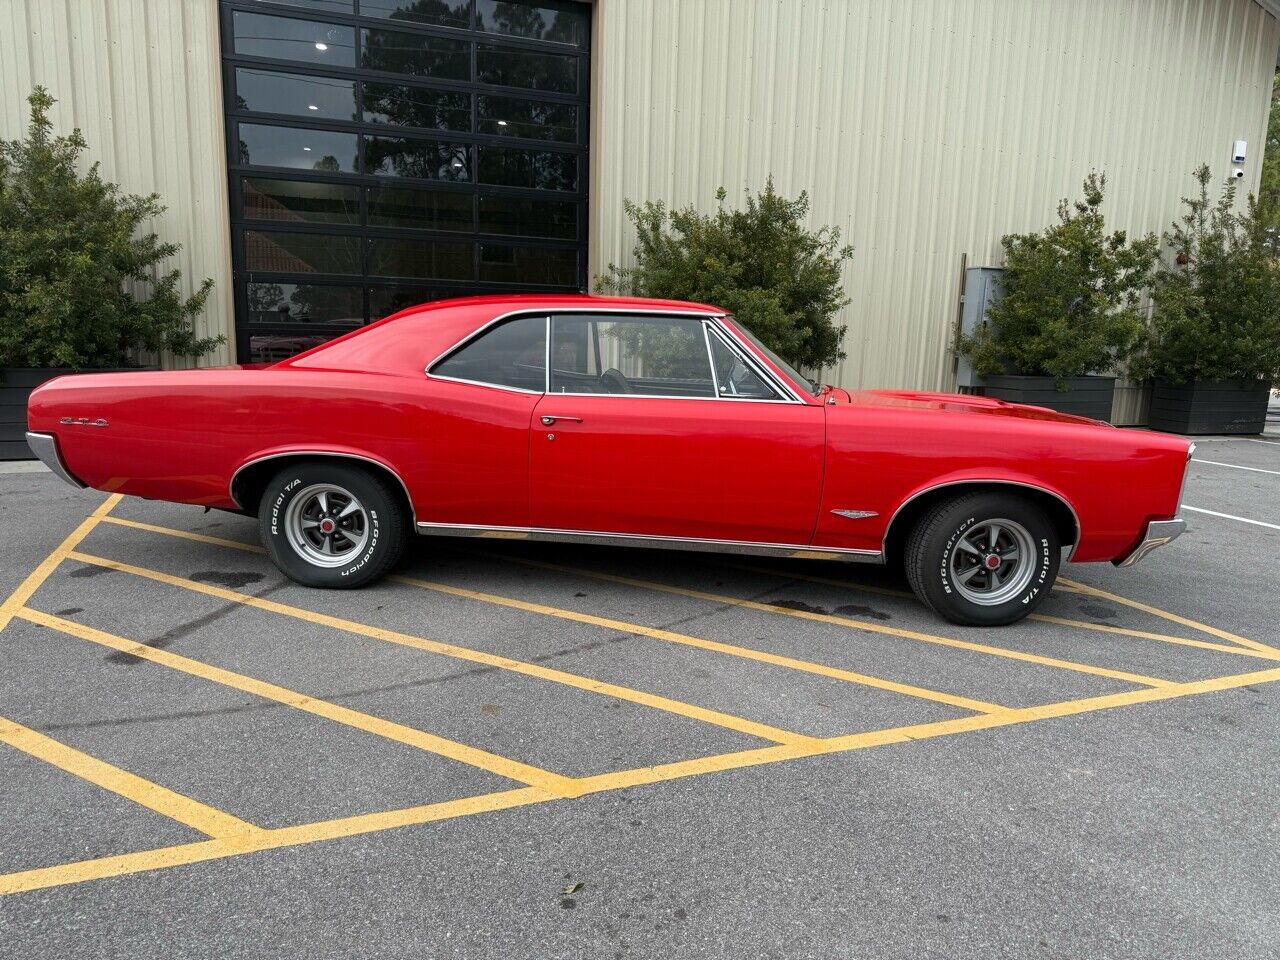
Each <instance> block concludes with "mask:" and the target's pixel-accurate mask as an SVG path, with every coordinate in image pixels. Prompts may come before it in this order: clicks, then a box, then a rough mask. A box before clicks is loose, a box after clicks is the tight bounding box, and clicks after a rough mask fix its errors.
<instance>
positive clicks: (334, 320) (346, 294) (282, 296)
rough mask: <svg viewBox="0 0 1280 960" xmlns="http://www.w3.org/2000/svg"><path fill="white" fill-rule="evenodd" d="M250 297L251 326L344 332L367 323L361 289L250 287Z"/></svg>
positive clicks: (306, 285) (298, 285)
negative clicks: (309, 327) (310, 327)
mask: <svg viewBox="0 0 1280 960" xmlns="http://www.w3.org/2000/svg"><path fill="white" fill-rule="evenodd" d="M248 294H249V322H250V323H315V324H327V325H329V326H337V327H340V328H341V330H346V329H349V328H351V327H358V326H360V325H361V324H362V323H364V297H363V295H362V292H361V290H360V288H359V287H331V286H328V285H327V284H319V283H250V284H248ZM341 330H339V332H341Z"/></svg>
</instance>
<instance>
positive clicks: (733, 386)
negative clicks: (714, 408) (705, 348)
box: [711, 335, 780, 400]
mask: <svg viewBox="0 0 1280 960" xmlns="http://www.w3.org/2000/svg"><path fill="white" fill-rule="evenodd" d="M711 359H712V360H713V361H714V362H715V370H716V384H717V386H718V387H719V389H720V396H722V397H751V398H754V399H757V400H764V399H769V400H776V399H780V398H779V397H778V392H777V391H776V390H774V389H773V388H772V387H770V386H769V385H768V384H767V383H765V382H764V380H762V379H761V378H760V375H759V374H758V373H755V372H754V371H753V370H752V369H751V368H750V367H748V366H747V365H746V364H745V363H744V362H743V361H742V358H741V357H739V356H738V355H737V354H736V353H734V352H733V351H732V350H730V349H729V347H728V346H726V345H725V343H724V341H723V340H721V339H720V338H719V337H717V336H714V335H713V336H712V337H711Z"/></svg>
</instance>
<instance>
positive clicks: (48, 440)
mask: <svg viewBox="0 0 1280 960" xmlns="http://www.w3.org/2000/svg"><path fill="white" fill-rule="evenodd" d="M27 446H28V447H30V448H31V452H32V453H34V454H35V455H36V456H37V457H39V458H40V459H41V460H42V461H44V465H45V466H46V467H48V468H49V469H50V470H52V471H53V473H54V476H57V477H60V478H62V479H63V480H65V481H66V482H67V483H69V484H71V485H72V486H73V487H76V488H78V489H81V490H83V489H84V484H83V483H81V482H80V481H79V480H77V479H76V478H75V477H74V476H73V475H72V473H71V471H70V470H68V469H67V465H66V464H65V463H63V462H62V454H61V453H59V452H58V440H57V438H56V437H54V435H53V434H51V433H32V432H31V431H30V430H28V431H27Z"/></svg>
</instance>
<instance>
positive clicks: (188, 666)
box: [17, 607, 577, 796]
mask: <svg viewBox="0 0 1280 960" xmlns="http://www.w3.org/2000/svg"><path fill="white" fill-rule="evenodd" d="M17 615H18V616H19V617H22V618H23V619H25V620H30V621H31V622H32V623H36V624H39V625H40V626H42V627H48V628H50V629H51V630H58V631H60V632H62V633H65V634H69V635H70V636H73V637H79V638H80V639H81V640H88V641H89V642H90V643H96V644H99V645H100V646H104V647H109V648H111V649H112V650H119V651H120V652H122V653H127V654H130V655H132V656H135V657H138V658H139V659H141V660H149V661H151V662H152V663H155V664H159V665H160V666H163V667H168V668H169V669H171V670H179V671H181V672H182V673H186V674H190V675H191V676H193V677H200V678H201V679H203V680H210V681H212V682H213V683H218V684H221V685H222V686H224V687H230V688H231V689H233V690H240V691H243V692H244V693H251V694H253V695H254V696H256V697H262V698H263V699H264V700H273V701H275V702H276V703H282V704H284V705H285V706H287V707H293V708H294V709H297V710H303V711H305V712H307V713H311V714H314V715H315V716H317V717H323V718H324V719H326V720H332V721H333V722H334V723H340V724H343V725H344V726H348V727H353V728H355V729H356V730H363V731H364V732H365V733H371V734H373V735H374V736H377V737H383V738H385V739H387V740H394V741H395V742H396V743H403V744H405V745H407V746H410V747H416V748H418V749H419V750H425V751H427V752H428V753H434V754H437V755H438V756H441V757H447V758H448V759H450V760H456V761H457V762H459V763H465V764H467V765H468V766H472V767H478V768H480V769H481V770H487V771H488V772H489V773H496V774H497V775H498V776H501V777H506V778H507V779H509V780H515V781H517V782H519V783H524V784H528V785H529V786H532V787H541V788H542V789H544V790H549V791H551V792H552V793H557V794H560V795H561V796H572V795H573V794H574V793H576V792H577V791H576V788H575V787H574V782H573V779H572V778H570V777H564V776H561V775H560V774H558V773H552V772H550V771H548V770H542V769H540V768H539V767H533V766H530V765H529V764H526V763H521V762H519V761H518V760H510V759H508V758H507V757H500V756H498V755H497V754H493V753H490V752H488V751H487V750H480V749H478V748H476V747H469V746H467V745H466V744H462V743H458V742H456V741H454V740H448V739H446V738H444V737H438V736H436V735H435V734H432V733H425V732H424V731H422V730H415V729H414V728H413V727H406V726H404V725H403V724H399V723H394V722H392V721H390V720H383V719H381V718H380V717H375V716H372V715H370V714H367V713H361V712H360V711H358V710H352V709H350V708H348V707H341V706H338V705H337V704H334V703H330V702H329V701H327V700H320V699H318V698H316V697H311V696H308V695H307V694H305V693H299V692H298V691H296V690H289V689H287V688H285V687H280V686H277V685H276V684H274V683H267V682H266V681H263V680H257V679H254V678H253V677H247V676H244V675H243V674H239V673H233V672H231V671H230V670H224V669H222V668H221V667H215V666H212V665H211V664H208V663H203V662H201V661H199V660H192V659H191V658H190V657H184V656H181V655H180V654H176V653H171V652H169V651H168V650H160V649H157V648H155V647H148V646H147V645H146V644H142V643H135V642H134V641H132V640H126V639H125V638H124V637H118V636H116V635H115V634H111V633H107V632H105V631H103V630H96V629H94V628H93V627H87V626H85V625H84V624H81V623H75V622H74V621H72V620H64V619H63V618H62V617H55V616H52V615H51V614H48V613H43V612H41V611H39V610H32V609H31V608H30V607H27V608H24V609H22V610H19V611H18V613H17Z"/></svg>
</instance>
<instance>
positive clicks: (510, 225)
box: [480, 197, 578, 240]
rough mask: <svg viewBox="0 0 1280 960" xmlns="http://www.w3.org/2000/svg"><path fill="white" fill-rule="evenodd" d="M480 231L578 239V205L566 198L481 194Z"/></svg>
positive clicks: (521, 235)
mask: <svg viewBox="0 0 1280 960" xmlns="http://www.w3.org/2000/svg"><path fill="white" fill-rule="evenodd" d="M480 232H481V233H507V234H512V235H515V236H520V237H555V238H558V239H563V240H576V239H577V238H578V205H577V204H576V203H572V202H569V201H564V200H525V199H522V198H520V197H481V198H480Z"/></svg>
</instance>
